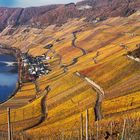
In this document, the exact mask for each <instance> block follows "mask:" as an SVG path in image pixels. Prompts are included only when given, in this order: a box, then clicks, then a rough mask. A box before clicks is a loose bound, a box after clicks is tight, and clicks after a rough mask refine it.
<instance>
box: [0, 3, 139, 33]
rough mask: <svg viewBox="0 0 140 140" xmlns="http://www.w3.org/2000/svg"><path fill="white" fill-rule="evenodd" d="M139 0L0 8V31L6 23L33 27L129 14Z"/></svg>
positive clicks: (136, 6)
mask: <svg viewBox="0 0 140 140" xmlns="http://www.w3.org/2000/svg"><path fill="white" fill-rule="evenodd" d="M139 8H140V1H139V0H117V1H116V0H85V1H82V2H79V3H77V4H74V3H70V4H66V5H49V6H42V7H32V8H25V9H24V8H0V21H1V22H0V31H2V30H3V29H4V28H5V27H7V26H8V25H12V26H18V25H30V26H34V27H42V26H44V25H45V26H48V25H52V24H57V25H62V24H63V23H65V22H66V21H67V20H68V19H70V18H79V17H85V18H86V19H87V21H94V20H95V19H96V18H100V20H103V19H106V18H108V17H116V16H129V15H131V14H132V13H134V12H135V11H137V10H139Z"/></svg>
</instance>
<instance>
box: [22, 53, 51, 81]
mask: <svg viewBox="0 0 140 140" xmlns="http://www.w3.org/2000/svg"><path fill="white" fill-rule="evenodd" d="M21 58H22V63H23V67H24V68H26V69H27V72H28V74H29V75H30V77H32V78H38V77H40V76H42V75H46V74H48V73H49V72H50V71H51V70H50V68H49V64H48V63H47V62H48V60H49V59H50V57H48V56H47V55H45V54H44V55H41V56H37V57H32V56H30V55H28V54H27V53H23V54H22V56H21Z"/></svg>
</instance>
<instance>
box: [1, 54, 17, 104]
mask: <svg viewBox="0 0 140 140" xmlns="http://www.w3.org/2000/svg"><path fill="white" fill-rule="evenodd" d="M5 62H6V63H5ZM7 62H8V63H9V62H16V59H15V58H14V57H13V56H10V55H0V103H1V102H4V101H6V100H7V99H8V98H9V97H10V96H11V95H12V94H13V92H14V91H15V89H16V83H17V80H18V68H17V64H14V65H9V64H8V63H7Z"/></svg>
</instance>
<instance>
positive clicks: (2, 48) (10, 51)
mask: <svg viewBox="0 0 140 140" xmlns="http://www.w3.org/2000/svg"><path fill="white" fill-rule="evenodd" d="M20 53H21V52H20V50H18V49H16V48H10V47H8V46H6V45H0V55H1V54H2V55H3V54H4V55H11V56H13V57H15V60H16V62H17V69H18V70H17V71H18V72H17V75H18V79H17V82H16V86H15V89H14V91H13V92H12V93H11V94H10V96H8V98H7V99H6V100H4V101H2V102H0V105H2V104H3V103H5V102H7V101H9V100H10V99H11V98H12V97H13V96H14V95H15V94H16V93H17V92H18V91H19V89H20V79H21V75H20V71H21V70H20V68H21V66H20V65H21V63H20Z"/></svg>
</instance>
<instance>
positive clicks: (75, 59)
mask: <svg viewBox="0 0 140 140" xmlns="http://www.w3.org/2000/svg"><path fill="white" fill-rule="evenodd" d="M80 31H81V30H79V31H74V32H72V34H73V40H72V47H73V48H77V49H79V50H80V51H81V52H82V54H81V55H80V56H78V57H75V58H73V60H72V62H71V63H70V64H68V65H66V66H65V67H69V66H72V65H74V64H76V63H77V62H78V59H79V58H81V57H82V56H84V55H86V54H87V52H86V50H85V49H83V48H81V47H78V46H77V45H76V40H77V33H79V32H80Z"/></svg>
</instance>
